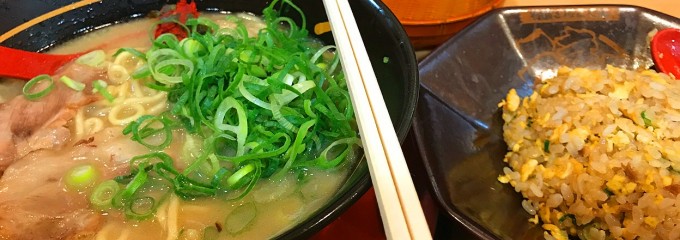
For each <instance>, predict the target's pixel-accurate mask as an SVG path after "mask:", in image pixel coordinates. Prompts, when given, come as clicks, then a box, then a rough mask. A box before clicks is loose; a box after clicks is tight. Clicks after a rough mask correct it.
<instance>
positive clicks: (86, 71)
mask: <svg viewBox="0 0 680 240" xmlns="http://www.w3.org/2000/svg"><path fill="white" fill-rule="evenodd" d="M64 75H65V76H68V77H70V78H72V79H74V80H76V81H80V82H82V83H85V84H86V87H85V90H83V91H80V92H78V91H75V90H73V89H70V88H68V87H67V86H65V85H64V84H63V83H61V82H60V81H59V78H60V77H61V76H64ZM53 79H54V85H55V88H54V90H52V92H50V93H49V94H48V95H47V96H45V97H43V98H41V99H40V100H38V101H30V100H28V99H26V98H25V97H24V96H22V95H20V96H17V97H15V98H14V99H12V100H10V101H9V102H7V103H4V104H0V176H1V174H2V172H3V171H4V170H5V169H6V168H7V166H9V165H10V164H11V163H12V162H14V161H15V160H16V159H19V158H21V157H23V156H25V155H26V154H28V153H30V152H32V151H35V150H38V149H45V148H59V147H61V146H63V145H64V144H65V143H67V142H68V141H69V138H70V131H69V130H68V129H66V128H65V127H64V126H65V125H66V123H67V122H68V121H69V120H70V119H72V118H73V117H74V116H75V113H76V111H77V110H78V109H79V108H81V107H83V106H85V105H87V104H90V103H92V102H94V101H96V100H97V99H98V97H97V96H95V95H92V94H91V92H92V91H91V90H90V89H91V83H92V82H93V81H94V80H95V79H104V70H103V69H97V68H92V67H89V66H85V65H81V64H75V63H74V64H70V65H68V66H66V67H65V68H64V70H62V71H61V72H60V73H58V74H57V75H55V76H54V77H53Z"/></svg>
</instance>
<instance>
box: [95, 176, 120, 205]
mask: <svg viewBox="0 0 680 240" xmlns="http://www.w3.org/2000/svg"><path fill="white" fill-rule="evenodd" d="M119 191H120V186H119V185H118V182H116V181H114V180H106V181H104V182H102V183H100V184H99V186H97V187H96V188H95V189H94V191H92V195H90V203H92V205H94V206H95V207H98V208H100V209H105V208H108V207H110V206H111V200H112V199H113V197H114V196H116V194H118V192H119Z"/></svg>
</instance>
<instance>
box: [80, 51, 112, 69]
mask: <svg viewBox="0 0 680 240" xmlns="http://www.w3.org/2000/svg"><path fill="white" fill-rule="evenodd" d="M104 60H106V53H104V51H102V50H94V51H92V52H89V53H87V54H85V55H82V56H80V57H79V58H78V59H76V63H80V64H83V65H88V66H90V67H99V66H101V64H102V63H104Z"/></svg>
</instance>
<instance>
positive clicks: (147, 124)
mask: <svg viewBox="0 0 680 240" xmlns="http://www.w3.org/2000/svg"><path fill="white" fill-rule="evenodd" d="M156 123H160V125H161V127H160V128H153V125H154V124H156ZM171 124H172V122H170V120H169V119H168V118H166V117H164V116H151V115H144V116H141V117H139V118H138V119H137V120H135V121H133V122H131V123H130V124H129V125H128V126H127V127H125V129H123V134H124V135H128V134H130V133H131V134H132V137H131V139H132V140H134V141H136V142H138V143H139V144H142V145H144V146H145V147H147V148H149V149H153V150H163V149H165V148H166V147H167V146H169V145H170V143H171V142H172V128H171ZM157 133H162V134H163V136H162V137H163V141H162V142H160V143H157V144H154V143H152V142H149V141H147V140H145V139H147V138H149V137H152V136H154V135H156V134H157Z"/></svg>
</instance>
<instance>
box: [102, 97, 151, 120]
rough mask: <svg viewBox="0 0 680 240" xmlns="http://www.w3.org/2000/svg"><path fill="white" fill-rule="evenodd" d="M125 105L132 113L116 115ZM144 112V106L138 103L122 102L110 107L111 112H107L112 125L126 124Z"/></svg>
mask: <svg viewBox="0 0 680 240" xmlns="http://www.w3.org/2000/svg"><path fill="white" fill-rule="evenodd" d="M125 107H129V109H131V110H133V111H134V114H132V115H130V116H128V117H121V116H118V115H119V114H120V113H121V112H122V111H123V110H125V109H124V108H125ZM145 112H146V111H145V109H144V106H142V105H141V104H139V103H131V102H123V103H122V104H118V105H114V106H113V107H111V112H109V116H108V118H109V122H111V123H112V124H114V125H126V124H128V123H130V122H132V121H134V120H137V119H138V118H139V117H141V116H143V115H144V113H145Z"/></svg>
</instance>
